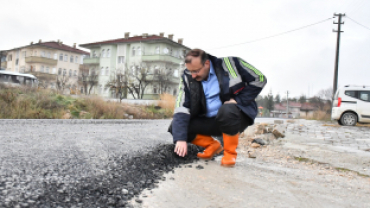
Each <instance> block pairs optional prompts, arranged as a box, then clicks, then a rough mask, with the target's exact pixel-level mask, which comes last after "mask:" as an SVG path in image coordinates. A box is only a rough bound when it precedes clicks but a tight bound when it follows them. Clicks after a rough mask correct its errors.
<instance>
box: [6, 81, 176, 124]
mask: <svg viewBox="0 0 370 208" xmlns="http://www.w3.org/2000/svg"><path fill="white" fill-rule="evenodd" d="M163 97H164V98H165V99H166V100H167V99H168V100H170V97H169V96H168V95H164V96H163ZM162 104H163V105H162V106H163V107H161V108H163V109H160V108H158V107H156V106H133V105H128V104H122V103H116V102H109V101H108V102H107V101H104V100H103V99H102V98H100V97H95V96H90V97H89V96H84V97H81V96H80V97H78V98H75V97H70V96H64V95H60V94H56V93H55V92H54V91H51V90H45V89H34V88H33V89H30V88H9V87H5V86H1V85H0V119H61V118H75V119H79V118H80V119H127V118H129V116H130V115H131V116H133V118H135V119H163V118H169V117H171V116H172V114H173V107H172V108H170V107H169V106H170V105H171V104H168V102H163V103H162ZM148 109H149V110H148ZM66 115H68V116H66Z"/></svg>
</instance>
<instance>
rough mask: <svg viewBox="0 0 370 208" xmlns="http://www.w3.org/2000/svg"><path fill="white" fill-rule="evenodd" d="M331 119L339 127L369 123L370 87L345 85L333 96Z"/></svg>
mask: <svg viewBox="0 0 370 208" xmlns="http://www.w3.org/2000/svg"><path fill="white" fill-rule="evenodd" d="M331 119H332V120H337V121H338V123H339V124H340V125H344V126H355V125H356V123H357V122H359V123H370V86H354V85H347V86H344V87H343V88H340V89H338V90H337V92H336V93H335V95H334V102H333V109H332V113H331Z"/></svg>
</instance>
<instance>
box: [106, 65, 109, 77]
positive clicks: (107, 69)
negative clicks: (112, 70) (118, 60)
mask: <svg viewBox="0 0 370 208" xmlns="http://www.w3.org/2000/svg"><path fill="white" fill-rule="evenodd" d="M105 75H109V68H108V67H107V68H105Z"/></svg>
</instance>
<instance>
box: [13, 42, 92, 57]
mask: <svg viewBox="0 0 370 208" xmlns="http://www.w3.org/2000/svg"><path fill="white" fill-rule="evenodd" d="M32 46H44V47H47V48H54V49H58V50H63V51H70V52H75V53H79V54H85V55H90V53H89V52H86V51H83V50H80V49H77V48H73V47H71V46H68V45H65V44H63V43H60V44H59V43H58V42H56V41H49V42H41V43H33V44H30V45H26V46H22V47H18V48H13V49H10V50H6V51H11V50H15V49H21V48H27V47H32Z"/></svg>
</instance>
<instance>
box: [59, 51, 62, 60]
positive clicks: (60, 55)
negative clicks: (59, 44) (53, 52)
mask: <svg viewBox="0 0 370 208" xmlns="http://www.w3.org/2000/svg"><path fill="white" fill-rule="evenodd" d="M59 61H63V54H62V53H61V54H59Z"/></svg>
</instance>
